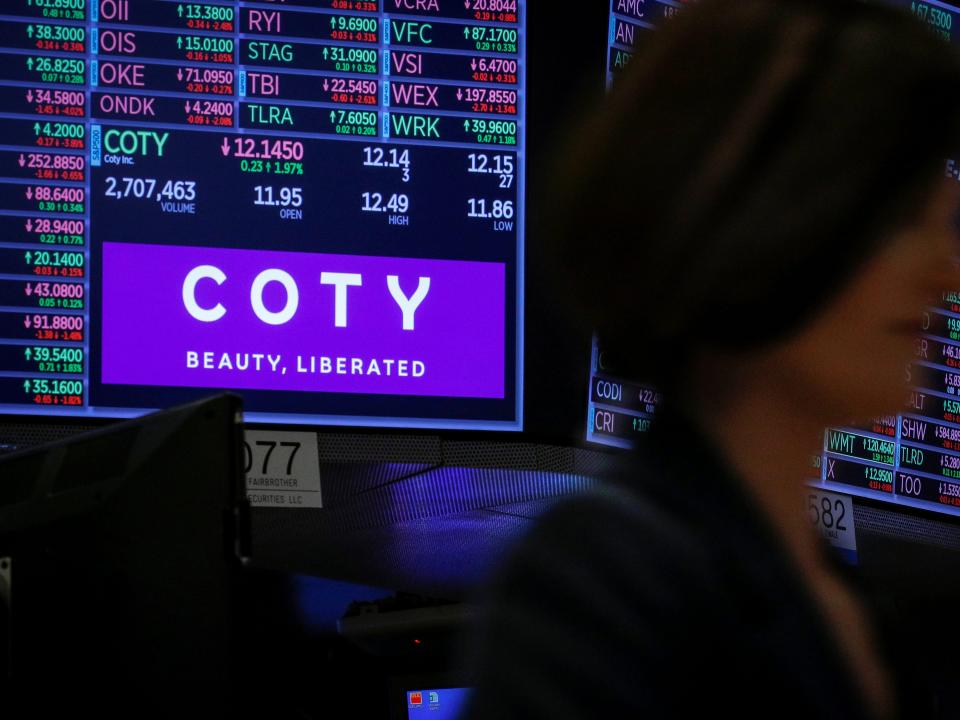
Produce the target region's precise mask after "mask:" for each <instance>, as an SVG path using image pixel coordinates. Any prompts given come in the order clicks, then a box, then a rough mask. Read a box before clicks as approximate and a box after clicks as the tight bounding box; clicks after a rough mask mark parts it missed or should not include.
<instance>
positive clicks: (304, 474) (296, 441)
mask: <svg viewBox="0 0 960 720" xmlns="http://www.w3.org/2000/svg"><path fill="white" fill-rule="evenodd" d="M243 471H244V473H245V474H246V477H247V499H249V500H250V504H251V505H254V506H259V507H311V508H319V507H323V502H322V495H321V493H320V458H319V453H318V452H317V435H316V433H298V432H274V431H266V430H247V431H246V432H245V433H244V439H243Z"/></svg>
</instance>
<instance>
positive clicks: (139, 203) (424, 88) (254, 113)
mask: <svg viewBox="0 0 960 720" xmlns="http://www.w3.org/2000/svg"><path fill="white" fill-rule="evenodd" d="M526 5H527V3H526V2H525V0H503V1H498V2H495V3H487V2H484V3H471V2H463V0H431V1H429V2H416V3H414V2H399V1H396V2H394V1H393V0H389V1H388V0H364V1H363V2H353V1H350V2H343V1H341V0H290V1H289V2H284V3H283V4H269V5H264V6H263V7H260V6H257V7H253V6H250V7H248V6H246V5H244V6H242V7H241V6H239V5H237V4H236V3H232V2H225V1H224V2H203V3H190V2H183V3H167V2H159V3H157V2H151V3H147V2H130V0H51V1H50V2H41V3H38V2H36V1H35V0H33V1H31V0H11V2H8V3H5V5H4V8H3V13H2V18H0V56H2V58H3V62H0V136H2V137H3V145H2V146H0V166H2V167H0V413H3V414H16V415H44V416H51V415H55V416H66V417H70V418H119V417H131V416H135V415H139V414H142V413H144V412H147V411H149V410H151V409H157V408H163V407H168V406H170V405H171V404H174V403H177V402H185V401H188V400H190V399H195V398H198V397H200V396H203V395H204V394H208V393H209V392H211V389H232V390H235V391H237V392H239V393H241V394H242V396H243V399H244V406H245V411H246V413H247V414H246V418H247V419H248V420H249V421H253V422H269V423H297V424H326V425H356V426H361V425H364V426H395V427H396V426H402V427H423V428H467V429H485V430H519V429H520V428H521V427H522V400H523V375H522V370H523V337H524V336H523V325H524V322H523V318H524V313H523V308H524V221H525V192H524V189H525V178H526V144H525V136H526V135H525V133H526V85H527V66H526V45H527V23H526V15H527V8H526Z"/></svg>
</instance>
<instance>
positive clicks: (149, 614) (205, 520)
mask: <svg viewBox="0 0 960 720" xmlns="http://www.w3.org/2000/svg"><path fill="white" fill-rule="evenodd" d="M240 412H241V404H240V401H239V399H238V398H237V397H236V396H230V395H223V396H219V397H215V398H212V399H210V400H206V401H200V402H196V403H193V404H190V405H188V406H185V407H180V408H176V409H172V410H167V411H164V412H161V413H157V414H154V415H149V416H147V417H143V418H139V419H136V420H130V421H127V422H123V423H119V424H116V425H113V426H112V427H110V428H108V429H103V430H98V431H94V432H91V433H88V434H83V435H77V436H74V437H73V438H71V439H69V440H65V441H60V442H57V443H54V444H51V445H45V446H40V447H37V448H34V449H31V450H26V451H20V452H15V453H11V454H9V455H6V456H3V457H2V458H0V596H2V597H0V609H2V608H5V609H6V616H5V617H4V618H3V622H0V628H6V633H0V643H3V647H2V648H0V697H2V698H3V699H2V706H3V714H4V716H5V717H6V716H7V715H8V713H9V716H10V717H13V718H19V717H57V716H64V715H66V714H71V715H74V714H78V713H79V714H84V715H86V714H93V715H94V716H96V717H106V718H119V717H183V716H196V717H226V716H228V713H227V709H228V708H229V707H230V705H231V703H232V702H233V701H232V700H231V698H232V697H233V693H234V692H235V687H234V686H233V678H234V677H235V676H234V670H235V668H234V667H233V666H232V664H233V663H235V662H239V656H238V654H237V650H238V647H239V645H238V643H237V636H236V634H235V633H234V629H235V628H236V627H237V625H236V619H235V618H234V602H235V593H234V584H235V582H236V581H237V579H238V576H237V572H238V570H239V567H240V556H241V555H244V554H245V553H246V550H245V548H246V547H248V546H249V538H248V536H247V530H246V527H247V520H246V513H245V510H244V504H243V502H242V500H241V499H242V492H243V486H242V483H243V476H242V468H241V466H242V457H241V455H242V452H241V442H242V440H241V426H240V424H239V421H240ZM3 635H5V637H3Z"/></svg>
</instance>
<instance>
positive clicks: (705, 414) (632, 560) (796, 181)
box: [467, 0, 960, 720]
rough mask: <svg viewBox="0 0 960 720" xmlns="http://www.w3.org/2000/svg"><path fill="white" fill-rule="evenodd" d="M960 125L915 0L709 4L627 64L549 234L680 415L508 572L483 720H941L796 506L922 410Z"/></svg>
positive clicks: (948, 243) (944, 50)
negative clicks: (925, 328) (923, 328)
mask: <svg viewBox="0 0 960 720" xmlns="http://www.w3.org/2000/svg"><path fill="white" fill-rule="evenodd" d="M958 131H960V64H958V59H957V57H956V56H955V54H954V52H953V51H952V49H951V48H950V47H949V46H948V45H947V44H946V43H944V42H943V41H942V40H940V39H939V38H938V37H936V36H935V35H934V34H933V33H932V32H930V31H928V30H927V29H926V28H924V27H923V26H922V25H921V24H920V23H918V22H916V21H915V20H913V19H912V18H911V17H910V16H909V14H908V13H906V12H901V11H899V10H893V9H889V8H885V7H879V6H870V5H866V4H862V3H859V2H854V1H853V0H726V1H723V0H705V1H704V2H702V3H699V4H696V5H694V6H693V8H692V9H689V10H684V11H683V12H682V13H681V14H680V15H679V16H678V17H677V19H676V20H674V21H671V23H669V25H668V27H667V28H666V29H664V30H662V31H661V32H658V33H656V35H655V36H653V37H652V38H651V40H650V42H649V45H648V46H647V47H646V48H644V49H643V50H642V51H641V52H640V53H639V54H638V55H637V56H636V58H635V59H634V60H633V61H632V64H631V66H630V67H629V68H628V69H627V71H626V72H625V74H624V75H623V76H622V77H621V79H620V80H619V81H618V83H617V87H616V88H615V89H614V92H613V93H612V95H611V96H610V97H609V99H608V101H607V102H606V104H605V106H604V107H603V108H602V109H601V110H600V111H599V112H598V113H597V114H596V115H595V116H594V117H592V118H591V119H590V120H589V122H587V123H586V124H585V125H584V126H583V127H582V128H580V130H579V133H578V137H577V140H576V141H575V142H574V143H573V147H572V149H571V150H570V151H569V152H568V153H567V155H566V156H565V157H564V161H563V163H562V166H561V168H560V171H559V173H558V175H559V176H560V177H561V180H560V181H559V183H558V187H557V188H554V190H553V191H552V194H551V198H552V201H551V203H550V212H552V213H554V214H553V215H552V217H550V218H549V219H548V220H547V221H546V222H545V225H546V226H548V227H549V231H550V232H552V233H553V237H554V238H555V247H556V259H557V264H558V267H561V268H564V269H565V270H566V277H565V279H566V283H567V284H566V286H565V288H564V290H563V293H564V294H569V295H570V297H572V299H573V301H574V304H575V306H576V312H577V313H579V315H580V317H581V318H582V319H583V321H584V322H583V325H584V327H585V328H596V329H597V330H598V331H599V334H600V337H601V338H602V340H603V342H604V343H605V345H606V346H608V347H609V348H611V349H612V352H613V354H614V355H615V356H616V357H617V358H619V359H620V360H621V361H622V364H624V365H625V366H626V368H627V372H630V373H632V374H633V375H634V376H635V377H637V378H639V379H643V380H649V381H652V382H654V383H655V384H656V386H657V387H659V388H660V389H661V390H662V391H663V395H664V398H665V400H664V412H663V414H662V416H659V417H658V418H657V419H656V420H655V421H654V429H653V431H652V432H651V434H650V435H649V437H648V438H646V440H645V441H644V442H643V443H641V446H640V448H639V449H638V451H637V452H636V453H635V456H634V457H633V459H632V462H631V464H630V467H629V469H628V470H626V471H624V473H623V475H622V477H620V478H618V479H617V482H614V483H611V484H610V485H609V486H608V487H606V489H604V490H602V491H599V492H595V493H592V494H590V495H588V496H585V497H582V498H579V499H577V500H574V501H571V502H568V503H565V504H563V505H561V506H560V507H558V508H556V509H555V510H554V511H552V512H551V513H549V514H548V515H547V516H546V517H545V518H543V520H542V521H541V522H540V523H539V524H538V526H537V527H536V529H535V530H534V531H533V532H532V533H531V534H530V535H529V537H527V538H526V539H525V540H524V541H522V542H521V544H520V545H519V547H518V548H517V549H516V551H515V553H514V554H513V556H512V558H511V559H510V560H509V562H508V563H507V565H506V567H505V569H504V571H503V573H502V575H501V576H500V578H499V580H498V581H497V583H496V585H495V587H494V590H493V592H492V599H491V605H490V607H489V612H488V617H487V621H486V624H485V626H484V633H483V637H484V644H483V647H482V651H481V654H480V660H479V682H478V688H477V692H476V694H475V696H474V700H473V704H472V707H471V710H470V711H469V712H468V714H467V716H468V717H469V718H470V719H471V720H473V719H476V718H485V719H486V718H504V719H511V718H544V719H546V718H549V719H550V720H563V719H567V718H571V719H572V718H578V719H579V718H597V719H598V720H601V719H606V718H617V719H619V718H662V717H744V718H746V717H761V716H764V717H770V718H784V717H808V718H814V717H815V718H889V717H895V716H898V715H901V714H902V715H904V716H916V715H919V714H924V713H928V712H931V708H929V707H928V706H927V705H926V703H927V701H928V695H927V694H926V693H925V691H924V689H923V687H922V684H920V683H919V681H920V680H922V677H917V673H915V672H914V670H916V669H917V668H918V667H919V665H918V663H919V662H920V661H921V660H922V658H917V657H912V656H910V655H906V656H905V655H904V654H903V653H902V652H900V651H899V650H898V649H897V646H895V645H894V644H893V643H894V642H895V641H894V639H893V638H892V637H889V636H888V635H886V634H885V633H884V632H881V630H880V628H881V624H880V623H879V622H878V621H877V620H876V618H875V613H874V612H872V611H871V607H870V603H869V602H868V600H867V599H866V598H865V597H864V596H863V595H861V594H860V593H859V592H858V591H857V590H856V589H855V587H854V585H853V584H851V582H849V581H848V580H847V579H845V577H844V572H843V571H842V570H841V569H840V568H838V567H837V566H836V565H835V563H834V562H833V561H832V560H831V559H830V558H829V557H828V555H827V554H826V553H825V552H824V549H823V548H822V547H821V545H820V541H819V539H818V537H817V536H816V535H815V532H814V530H813V529H812V528H811V526H810V522H809V520H808V519H807V517H806V516H805V515H804V514H803V511H804V508H803V505H802V502H801V498H802V496H803V489H804V483H805V481H806V479H807V478H809V477H811V476H814V475H815V472H818V471H813V470H812V469H811V468H810V463H811V458H812V456H814V455H817V454H819V452H820V450H821V448H822V438H823V431H824V428H825V427H827V426H832V425H845V424H849V423H851V422H854V421H868V420H870V419H871V418H874V417H877V416H880V415H885V414H892V413H896V412H897V411H898V409H899V408H900V407H901V404H902V401H903V398H904V395H905V389H904V368H905V366H906V365H907V364H908V363H909V361H910V358H911V355H912V349H913V342H914V337H915V335H916V334H917V332H918V330H919V318H920V316H921V312H922V310H923V308H924V306H925V305H926V304H927V303H928V300H929V299H930V297H931V296H938V295H939V293H940V291H941V290H942V289H946V288H950V287H952V286H955V285H956V284H957V278H956V276H955V275H954V272H953V265H952V262H951V261H952V255H953V254H954V252H955V251H956V250H957V249H958V239H960V235H958V231H957V229H956V226H955V224H954V219H955V216H956V215H957V210H958V203H960V196H958V188H960V185H958V184H957V183H956V181H954V180H947V179H945V177H944V176H945V174H944V170H943V167H944V161H945V158H946V157H947V155H948V154H949V152H950V151H951V150H953V149H954V145H953V143H954V141H956V140H957V139H958V138H960V132H958ZM935 611H936V610H935V608H930V612H935Z"/></svg>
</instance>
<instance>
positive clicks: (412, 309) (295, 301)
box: [182, 265, 430, 331]
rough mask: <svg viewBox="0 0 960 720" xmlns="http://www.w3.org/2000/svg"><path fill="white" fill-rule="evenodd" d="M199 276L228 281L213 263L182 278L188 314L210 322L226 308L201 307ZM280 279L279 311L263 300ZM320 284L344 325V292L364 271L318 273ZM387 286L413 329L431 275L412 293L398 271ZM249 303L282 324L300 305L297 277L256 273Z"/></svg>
mask: <svg viewBox="0 0 960 720" xmlns="http://www.w3.org/2000/svg"><path fill="white" fill-rule="evenodd" d="M202 280H212V281H213V282H215V283H216V284H217V285H223V283H225V282H226V281H227V276H226V273H224V272H223V271H222V270H221V269H220V268H218V267H216V266H215V265H198V266H197V267H195V268H194V269H193V270H191V271H190V272H189V273H187V277H186V278H185V279H184V281H183V290H182V292H183V306H184V307H185V308H186V310H187V312H188V313H190V315H191V317H193V318H195V319H196V320H199V321H200V322H206V323H212V322H217V321H218V320H220V319H221V318H222V317H223V316H224V315H226V314H227V308H226V307H224V306H223V303H219V302H218V303H217V304H216V305H214V306H213V307H206V308H205V307H201V306H200V304H199V303H198V302H197V297H196V291H197V285H198V284H199V283H200V282H201V281H202ZM273 282H275V283H279V284H280V285H281V286H283V289H284V292H285V293H286V303H285V304H284V306H283V308H282V309H281V310H278V311H273V310H270V309H268V308H267V307H266V305H265V304H264V302H263V293H264V290H265V289H266V287H267V285H269V284H270V283H273ZM320 284H321V285H333V287H334V301H333V307H334V325H335V326H336V327H338V328H345V327H347V326H348V323H347V293H348V290H349V288H352V287H362V286H363V275H361V274H359V273H337V272H323V273H320ZM387 289H388V290H389V291H390V295H391V297H393V299H394V301H395V302H396V303H397V306H398V307H399V308H400V312H401V314H402V316H403V329H404V330H409V331H413V330H414V329H415V315H416V312H417V308H419V307H420V305H421V304H422V303H423V301H424V300H425V299H426V297H427V293H429V292H430V278H428V277H420V279H419V281H418V283H417V289H416V291H415V292H414V293H413V295H411V296H409V297H408V296H407V295H406V294H405V293H404V292H403V289H402V288H401V287H400V278H399V276H397V275H387ZM250 307H251V308H252V309H253V313H254V315H256V316H257V317H258V318H259V319H260V320H261V321H262V322H264V323H266V324H267V325H285V324H286V323H288V322H290V320H291V319H293V317H294V316H295V315H296V314H297V309H298V308H299V307H300V289H299V287H298V286H297V283H296V281H295V280H294V279H293V277H292V276H291V275H290V274H289V273H288V272H286V271H284V270H280V269H278V268H270V269H268V270H264V271H263V272H261V273H260V274H259V275H257V276H256V277H255V278H254V280H253V283H252V284H251V286H250Z"/></svg>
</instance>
